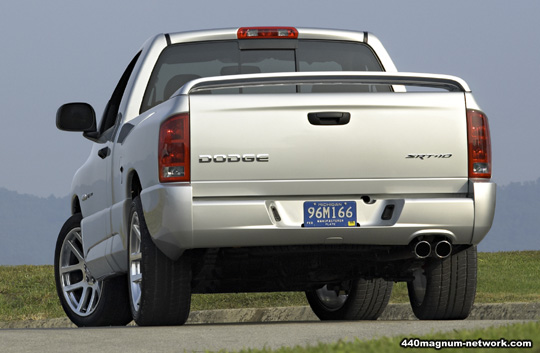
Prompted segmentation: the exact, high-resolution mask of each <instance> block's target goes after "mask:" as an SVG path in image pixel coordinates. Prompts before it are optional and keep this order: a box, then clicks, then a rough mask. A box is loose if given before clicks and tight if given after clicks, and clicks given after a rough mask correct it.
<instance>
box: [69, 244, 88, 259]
mask: <svg viewBox="0 0 540 353" xmlns="http://www.w3.org/2000/svg"><path fill="white" fill-rule="evenodd" d="M67 246H68V247H69V249H70V250H71V252H72V253H73V254H74V255H75V256H76V257H77V259H78V260H79V262H84V256H83V254H81V251H80V250H79V248H78V247H76V246H75V244H73V241H68V242H67Z"/></svg>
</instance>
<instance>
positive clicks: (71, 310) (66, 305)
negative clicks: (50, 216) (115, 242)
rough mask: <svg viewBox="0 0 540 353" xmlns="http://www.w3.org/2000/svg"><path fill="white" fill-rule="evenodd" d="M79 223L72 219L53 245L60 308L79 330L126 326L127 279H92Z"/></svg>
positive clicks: (127, 317)
mask: <svg viewBox="0 0 540 353" xmlns="http://www.w3.org/2000/svg"><path fill="white" fill-rule="evenodd" d="M81 220H82V216H81V214H80V213H77V214H74V215H73V216H71V217H70V218H69V219H68V220H67V221H66V223H64V226H63V227H62V230H60V234H59V235H58V240H57V241H56V249H55V254H54V277H55V281H56V291H57V293H58V298H59V299H60V303H61V304H62V308H63V309H64V311H65V312H66V315H67V316H68V317H69V319H70V320H71V321H72V322H73V323H74V324H75V325H77V326H79V327H84V326H125V325H126V324H128V323H129V322H130V321H131V313H130V310H129V304H128V300H127V299H128V296H127V288H126V285H127V284H126V277H125V276H120V277H114V278H111V279H107V280H104V281H97V280H95V279H94V278H93V277H92V275H91V273H90V272H89V271H88V269H87V267H86V261H85V259H84V251H83V243H82V233H81Z"/></svg>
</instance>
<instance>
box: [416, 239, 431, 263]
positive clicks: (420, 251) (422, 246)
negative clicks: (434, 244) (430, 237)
mask: <svg viewBox="0 0 540 353" xmlns="http://www.w3.org/2000/svg"><path fill="white" fill-rule="evenodd" d="M414 255H415V256H416V257H417V258H419V259H425V258H426V257H428V256H429V255H431V244H430V243H428V242H427V241H425V240H422V241H419V242H418V243H416V245H415V246H414Z"/></svg>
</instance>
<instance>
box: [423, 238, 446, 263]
mask: <svg viewBox="0 0 540 353" xmlns="http://www.w3.org/2000/svg"><path fill="white" fill-rule="evenodd" d="M432 254H433V256H435V257H437V258H439V259H445V258H447V257H448V256H450V254H452V244H450V242H449V241H447V240H440V241H437V242H435V243H434V245H433V246H432V245H431V243H429V242H428V241H426V240H421V241H419V242H417V243H416V244H415V245H414V255H415V256H416V257H417V258H419V259H425V258H426V257H428V256H431V255H432Z"/></svg>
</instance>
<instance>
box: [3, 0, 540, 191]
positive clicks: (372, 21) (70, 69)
mask: <svg viewBox="0 0 540 353" xmlns="http://www.w3.org/2000/svg"><path fill="white" fill-rule="evenodd" d="M538 14H540V1H537V0H522V1H519V2H518V1H508V0H453V1H444V2H443V1H433V0H412V1H401V0H395V1H394V0H393V1H385V0H379V1H361V0H355V1H348V0H332V1H328V0H326V1H321V0H301V1H293V0H288V1H283V0H272V1H251V2H250V1H236V0H228V1H222V0H199V1H197V2H193V1H190V2H188V1H169V0H167V1H159V0H157V1H151V2H150V1H147V0H144V1H143V0H113V1H111V0H105V1H104V0H93V1H84V2H83V1H77V0H55V1H41V0H32V1H30V0H20V1H14V0H8V1H2V3H1V4H0V33H2V35H1V36H0V48H1V51H0V109H1V112H0V124H1V125H0V163H1V165H2V167H1V168H0V170H1V172H0V187H4V188H7V189H9V190H13V191H17V192H19V193H23V194H32V195H37V196H41V197H48V196H50V195H53V196H57V197H63V196H66V195H68V194H69V191H70V185H71V179H72V176H73V174H74V172H75V171H76V170H77V169H78V168H79V166H80V165H82V163H84V161H85V160H86V159H87V157H88V155H89V153H90V148H91V144H92V143H91V142H90V141H88V140H86V139H84V138H83V137H82V136H81V135H80V134H79V133H67V132H61V131H58V130H57V129H56V126H55V116H56V110H57V109H58V107H59V106H60V105H62V104H63V103H67V102H76V101H83V102H88V103H90V104H92V105H93V106H94V108H95V110H96V112H97V115H98V116H101V112H102V111H103V109H104V107H105V103H106V102H107V100H108V99H109V97H110V95H111V93H112V91H113V89H114V87H115V85H116V83H117V81H118V80H119V78H120V76H121V74H122V72H123V71H124V69H125V67H126V66H127V64H128V62H129V61H130V60H131V58H132V57H133V56H134V54H135V53H136V52H137V51H138V50H139V49H140V47H141V46H142V44H143V43H144V41H145V40H146V39H147V38H149V37H151V36H153V35H155V34H157V33H167V32H179V31H190V30H199V29H211V28H230V27H241V26H257V25H259V26H263V25H288V26H297V27H320V28H337V29H346V30H356V31H369V32H372V33H374V34H375V35H376V36H377V37H378V38H379V39H380V40H381V42H382V43H383V45H384V46H385V47H386V49H387V51H388V52H389V53H390V55H391V57H392V58H393V60H394V63H395V64H396V66H397V68H398V70H400V71H408V72H427V73H441V74H449V75H455V76H459V77H461V78H463V79H465V80H466V81H467V83H468V84H469V86H470V87H471V88H472V91H473V94H474V96H475V98H476V101H477V102H478V104H479V105H480V107H482V110H483V111H484V112H485V113H486V114H487V116H488V117H489V121H490V127H491V135H492V145H493V146H492V149H493V164H494V167H493V168H494V173H493V175H494V180H495V181H496V182H497V183H498V184H499V185H505V184H508V183H510V182H520V181H530V180H536V179H538V178H539V177H540V163H538V152H539V150H540V142H539V139H538V138H537V136H538V132H539V131H540V116H539V114H540V113H539V112H540V88H539V83H540V45H539V44H540V40H539V39H538V36H539V35H540V21H538V19H537V17H538Z"/></svg>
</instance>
